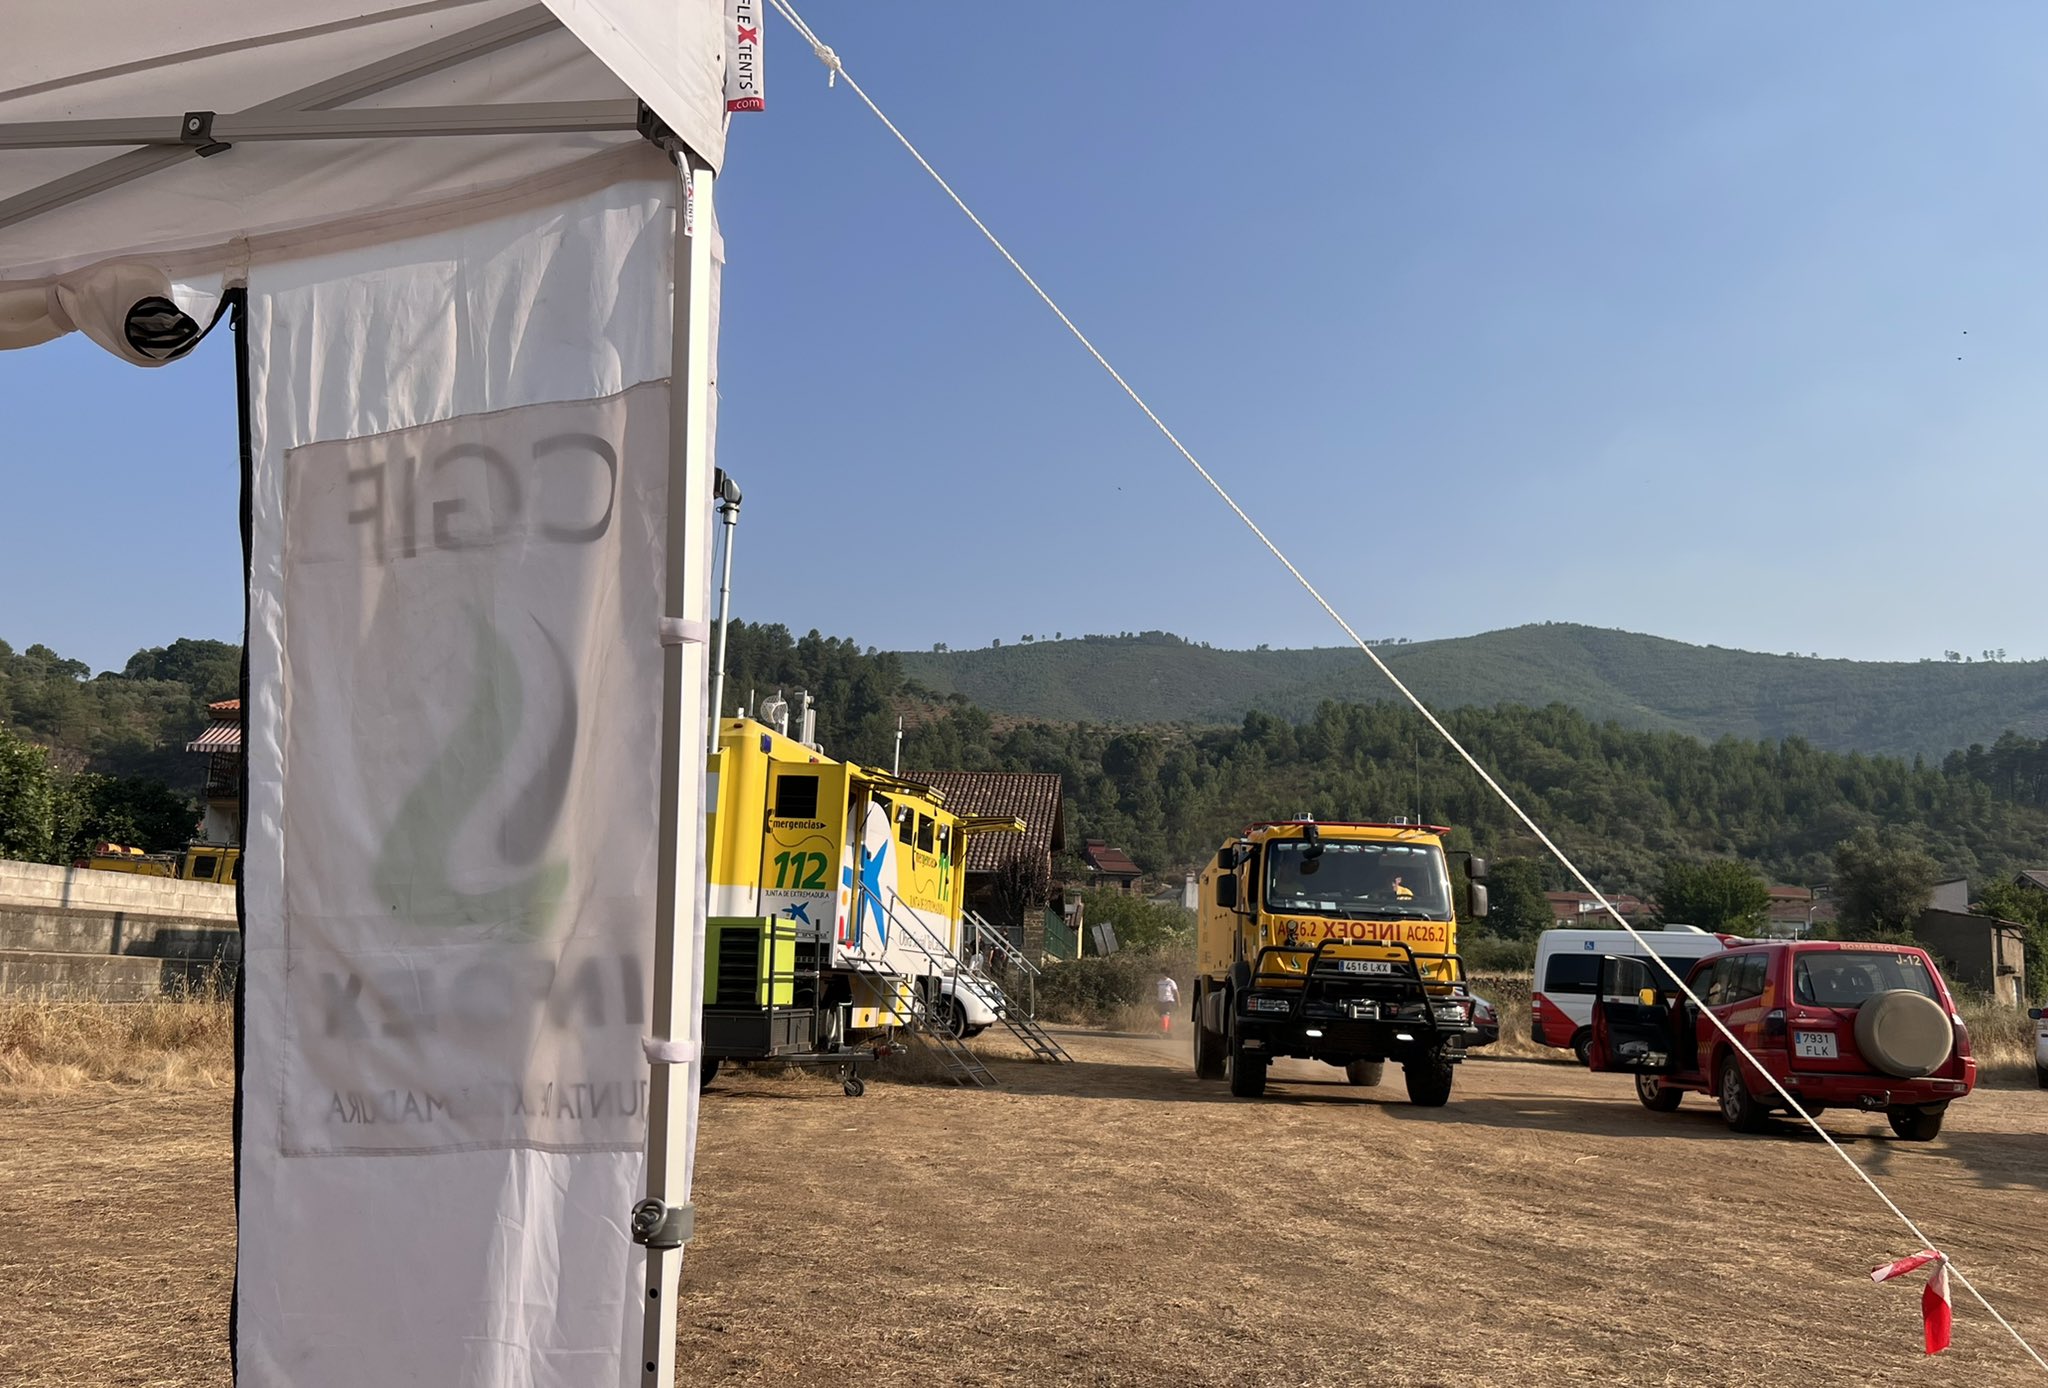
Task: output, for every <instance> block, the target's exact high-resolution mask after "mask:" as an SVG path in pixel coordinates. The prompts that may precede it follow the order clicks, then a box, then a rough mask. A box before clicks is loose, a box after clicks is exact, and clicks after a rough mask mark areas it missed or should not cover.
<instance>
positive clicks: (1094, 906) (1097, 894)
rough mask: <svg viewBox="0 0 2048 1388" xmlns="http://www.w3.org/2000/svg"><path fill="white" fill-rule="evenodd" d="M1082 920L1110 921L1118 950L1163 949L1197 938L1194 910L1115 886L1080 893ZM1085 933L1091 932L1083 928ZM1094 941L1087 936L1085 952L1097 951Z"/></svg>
mask: <svg viewBox="0 0 2048 1388" xmlns="http://www.w3.org/2000/svg"><path fill="white" fill-rule="evenodd" d="M1081 920H1082V922H1083V924H1084V927H1085V926H1096V925H1107V926H1109V927H1110V928H1111V929H1113V930H1114V931H1115V932H1116V943H1117V948H1118V950H1120V951H1121V950H1127V949H1141V950H1142V949H1164V948H1169V947H1171V946H1174V945H1182V944H1186V943H1188V942H1189V941H1190V940H1192V939H1193V938H1194V931H1195V913H1194V912H1192V911H1190V910H1188V909H1186V908H1185V907H1182V906H1168V905H1164V904H1162V903H1160V902H1156V901H1147V900H1146V899H1145V898H1144V897H1142V896H1126V895H1125V894H1124V893H1122V892H1120V891H1117V890H1116V889H1115V888H1113V887H1097V888H1096V889H1095V890H1093V891H1089V892H1083V893H1082V894H1081ZM1082 934H1083V936H1086V935H1087V934H1088V931H1087V930H1086V929H1085V928H1084V929H1083V931H1082ZM1094 945H1095V941H1094V940H1093V939H1084V940H1083V941H1082V946H1081V948H1082V950H1083V952H1084V953H1093V952H1094Z"/></svg>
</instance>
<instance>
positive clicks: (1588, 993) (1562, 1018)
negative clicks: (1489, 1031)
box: [1529, 925, 1748, 1065]
mask: <svg viewBox="0 0 2048 1388" xmlns="http://www.w3.org/2000/svg"><path fill="white" fill-rule="evenodd" d="M1643 937H1644V938H1645V939H1647V940H1648V941H1649V942H1650V944H1651V945H1652V946H1653V947H1654V948H1655V949H1656V951H1657V953H1658V954H1659V955H1660V956H1661V957H1663V958H1664V959H1667V960H1669V961H1670V963H1671V967H1672V968H1673V969H1674V970H1676V971H1677V973H1678V976H1679V977H1680V978H1684V977H1685V975H1686V974H1687V973H1688V972H1689V971H1690V970H1691V969H1692V966H1693V964H1694V963H1695V962H1697V961H1698V960H1701V959H1704V958H1706V957H1707V956H1708V955H1710V954H1719V953H1721V952H1722V951H1723V950H1725V949H1728V948H1729V947H1730V946H1732V945H1739V944H1746V943H1748V942H1747V941H1745V940H1742V939H1739V938H1738V937H1736V936H1733V935H1710V934H1708V933H1707V932H1706V931H1704V930H1702V929H1700V928H1699V927H1698V926H1696V925H1666V926H1661V927H1659V928H1657V929H1655V930H1645V931H1644V932H1643ZM1610 954H1612V955H1617V956H1627V957H1633V958H1638V959H1642V958H1645V957H1646V956H1645V955H1644V952H1643V947H1642V946H1641V945H1639V944H1637V943H1636V942H1635V939H1634V937H1633V936H1631V935H1630V934H1629V933H1628V932H1627V931H1626V930H1572V929H1568V928H1567V929H1558V930H1546V931H1544V932H1543V933H1542V934H1541V935H1538V936H1537V937H1536V975H1535V977H1534V978H1532V979H1531V980H1530V982H1529V1032H1530V1034H1531V1035H1532V1036H1534V1037H1535V1038H1536V1041H1537V1043H1538V1044H1539V1045H1544V1046H1555V1047H1557V1048H1558V1049H1559V1050H1561V1051H1576V1052H1577V1053H1578V1056H1579V1063H1580V1064H1581V1065H1584V1064H1585V1063H1586V1048H1587V1047H1588V1046H1589V1045H1591V1044H1592V1040H1593V995H1594V993H1596V992H1597V991H1598V990H1599V987H1600V960H1601V959H1602V958H1603V957H1604V956H1606V955H1610ZM1650 967H1651V968H1652V969H1653V970H1656V973H1657V977H1658V978H1659V979H1660V980H1661V979H1662V978H1663V976H1664V974H1663V970H1661V969H1657V966H1656V965H1655V964H1652V965H1650Z"/></svg>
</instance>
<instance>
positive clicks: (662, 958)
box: [640, 155, 714, 1388]
mask: <svg viewBox="0 0 2048 1388" xmlns="http://www.w3.org/2000/svg"><path fill="white" fill-rule="evenodd" d="M683 158H684V163H683V164H682V167H681V178H682V205H681V206H679V207H678V208H677V209H676V232H675V295H674V327H673V333H674V337H673V351H674V354H675V364H674V368H673V370H672V372H671V375H670V385H669V475H668V570H667V577H666V581H665V583H664V593H663V608H662V611H663V615H664V616H666V617H670V618H679V619H683V620H684V621H686V622H687V621H689V620H691V619H696V620H698V621H701V620H702V619H703V616H704V612H703V608H704V606H705V605H706V604H705V601H704V598H705V595H704V594H703V593H701V592H699V591H696V590H697V589H699V588H700V587H701V585H700V583H699V581H698V580H699V578H700V576H701V577H707V578H708V575H709V570H708V569H707V568H705V567H704V560H705V558H706V556H705V555H704V554H703V553H702V550H703V548H704V546H705V544H706V543H707V542H708V541H709V539H710V527H709V526H708V524H706V523H705V521H706V520H707V519H708V517H709V511H710V504H711V469H710V451H711V439H710V429H709V411H708V404H709V401H710V398H711V361H710V355H711V296H712V293H713V285H714V280H713V274H712V265H711V241H712V219H711V186H712V175H711V171H710V170H709V169H705V168H693V167H692V166H691V164H690V163H689V161H688V156H687V155H685V156H683ZM693 213H694V216H693V215H692V214H693ZM693 223H694V232H695V234H692V231H693ZM698 652H699V655H700V656H701V652H702V647H701V644H700V645H699V647H698ZM689 655H690V651H689V648H688V647H686V646H684V645H682V644H677V643H669V644H667V645H664V647H663V648H662V699H661V807H660V821H659V823H660V828H659V844H660V857H659V861H658V865H657V887H656V892H655V917H654V929H655V936H654V999H653V1004H654V1005H653V1013H652V1016H651V1017H650V1021H651V1023H652V1027H653V1034H654V1036H655V1038H656V1039H657V1040H661V1041H678V1042H689V1041H693V1040H696V1039H698V1036H699V1028H698V1025H697V1019H696V994H697V986H696V985H697V979H696V973H697V961H696V957H695V956H696V949H695V945H696V941H697V939H698V938H699V936H698V931H699V922H700V920H701V918H702V914H703V907H704V893H703V881H702V866H703V865H702V861H701V860H702V845H701V839H702V836H703V831H704V819H703V816H702V815H701V814H695V813H687V814H686V813H684V809H685V806H684V796H683V790H684V787H685V786H686V785H693V784H694V785H699V786H701V784H702V778H703V775H704V738H703V736H702V723H701V722H700V721H699V719H698V717H697V715H700V714H701V713H702V709H703V703H704V697H705V688H704V681H703V674H704V671H703V665H702V662H701V659H690V658H688V657H689ZM693 675H694V678H693ZM695 803H696V798H695V797H692V799H691V805H692V807H694V805H695ZM698 1065H699V1062H698V1061H697V1060H695V1059H694V1058H693V1059H692V1060H690V1061H689V1062H688V1063H686V1064H668V1063H655V1064H654V1065H652V1066H651V1067H650V1073H649V1077H648V1095H647V1198H648V1200H649V1201H657V1202H660V1203H662V1204H663V1205H669V1206H677V1205H682V1204H684V1203H685V1202H686V1201H687V1200H688V1198H689V1167H690V1126H691V1125H690V1123H689V1112H690V1104H691V1101H692V1099H693V1097H694V1090H693V1088H692V1087H693V1086H694V1085H695V1084H696V1082H697V1074H698ZM682 1261H683V1250H682V1248H681V1247H680V1246H675V1247H666V1248H664V1247H659V1246H649V1247H648V1249H647V1276H646V1279H645V1282H644V1284H643V1286H642V1287H641V1301H640V1304H641V1308H642V1311H643V1313H644V1320H643V1322H642V1334H641V1356H640V1370H641V1372H640V1384H641V1388H673V1386H674V1384H675V1356H676V1296H677V1288H678V1286H679V1284H680V1282H681V1278H682Z"/></svg>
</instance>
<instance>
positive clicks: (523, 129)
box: [0, 97, 641, 157]
mask: <svg viewBox="0 0 2048 1388" xmlns="http://www.w3.org/2000/svg"><path fill="white" fill-rule="evenodd" d="M640 109H641V108H640V103H639V102H638V101H635V100H633V99H632V98H631V97H625V98H621V99H619V100H616V101H529V102H507V103H503V104H488V105H479V106H384V107H377V108H373V109H368V110H354V111H275V112H268V111H246V112H242V113H239V114H234V115H216V114H215V113H214V112H212V111H187V112H186V113H185V114H184V115H182V116H134V117H123V118H117V119H111V120H54V121H22V122H19V123H17V124H15V125H9V126H0V149H79V148H87V147H91V146H95V145H145V146H155V145H180V146H183V145H196V146H198V147H199V148H198V149H197V150H196V151H195V152H196V153H198V154H200V155H201V156H202V157H204V156H205V155H207V154H208V153H217V152H219V151H221V150H223V149H226V148H229V147H231V146H233V145H237V144H241V143H244V142H246V141H254V140H374V139H401V138H402V139H415V138H418V137H420V136H424V135H570V134H583V133H587V132H590V131H606V130H632V129H635V128H636V127H637V125H638V124H639V120H640Z"/></svg>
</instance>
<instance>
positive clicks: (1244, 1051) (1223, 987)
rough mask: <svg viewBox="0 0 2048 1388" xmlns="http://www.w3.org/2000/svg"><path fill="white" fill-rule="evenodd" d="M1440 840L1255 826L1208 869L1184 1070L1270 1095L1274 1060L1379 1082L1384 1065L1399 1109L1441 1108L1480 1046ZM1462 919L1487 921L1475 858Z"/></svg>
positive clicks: (1407, 828) (1249, 1094)
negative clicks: (1469, 1050) (1469, 1049)
mask: <svg viewBox="0 0 2048 1388" xmlns="http://www.w3.org/2000/svg"><path fill="white" fill-rule="evenodd" d="M1449 832H1450V831H1449V830H1448V829H1443V828H1435V827H1431V826H1427V825H1414V824H1337V823H1327V822H1326V823H1317V822H1315V821H1313V820H1307V819H1301V820H1290V821H1286V822H1281V823H1270V824H1254V825H1251V826H1250V827H1248V828H1246V829H1245V830H1244V831H1243V832H1241V833H1239V834H1237V835H1235V836H1234V837H1232V838H1230V839H1227V840H1225V842H1224V844H1223V846H1222V848H1220V849H1219V850H1218V851H1217V854H1216V856H1215V858H1213V859H1211V860H1210V863H1209V865H1208V867H1206V868H1205V869H1203V872H1202V878H1201V907H1200V913H1199V918H1198V925H1197V933H1196V943H1195V967H1196V978H1195V986H1194V997H1193V998H1192V999H1191V1007H1192V1011H1193V1021H1194V1025H1193V1026H1191V1027H1189V1031H1191V1032H1192V1033H1193V1034H1194V1048H1195V1073H1196V1075H1198V1076H1199V1077H1201V1078H1203V1079H1223V1078H1225V1077H1226V1076H1227V1077H1228V1078H1229V1080H1230V1092H1231V1093H1233V1094H1236V1095H1239V1096H1241V1097H1245V1098H1256V1097H1258V1096H1259V1095H1261V1094H1263V1093H1265V1090H1266V1072H1267V1067H1268V1066H1269V1065H1270V1064H1271V1063H1272V1062H1273V1060H1275V1059H1276V1058H1281V1057H1295V1058H1299V1059H1304V1060H1320V1061H1324V1062H1326V1063H1327V1064H1330V1065H1336V1066H1341V1067H1342V1068H1343V1069H1344V1072H1345V1074H1346V1076H1347V1077H1348V1078H1349V1079H1350V1081H1351V1082H1352V1083H1353V1084H1359V1085H1372V1084H1378V1083H1379V1081H1380V1077H1381V1075H1382V1073H1383V1072H1384V1070H1385V1067H1386V1063H1387V1062H1388V1061H1389V1060H1391V1061H1394V1062H1395V1063H1397V1064H1398V1065H1400V1066H1401V1068H1402V1071H1403V1073H1404V1074H1405V1075H1406V1078H1407V1082H1408V1097H1409V1099H1410V1100H1411V1101H1413V1102H1414V1103H1417V1104H1423V1105H1429V1106H1437V1105H1441V1104H1444V1103H1446V1102H1448V1101H1449V1099H1450V1097H1451V1079H1452V1076H1453V1074H1454V1073H1455V1068H1454V1067H1456V1065H1457V1064H1458V1062H1460V1061H1462V1060H1463V1059H1464V1058H1465V1046H1466V1043H1467V1042H1468V1041H1469V1040H1470V1039H1471V1038H1473V1037H1475V1036H1477V1035H1478V1034H1479V1032H1478V1028H1477V1027H1475V1026H1474V1025H1473V1023H1472V999H1471V997H1470V995H1469V992H1468V991H1467V990H1466V988H1465V986H1464V982H1463V969H1462V967H1461V965H1460V964H1459V962H1458V934H1457V932H1458V926H1457V918H1456V913H1455V912H1454V910H1453V909H1452V900H1451V892H1452V890H1453V887H1452V882H1451V874H1450V871H1449V869H1448V864H1447V862H1446V859H1445V853H1444V844H1443V840H1444V835H1446V834H1448V833H1449ZM1459 856H1460V858H1461V859H1463V861H1464V864H1465V874H1464V875H1465V876H1466V877H1467V878H1468V879H1470V881H1469V891H1470V900H1469V903H1468V905H1469V911H1468V914H1470V915H1472V916H1475V917H1476V916H1483V915H1485V914H1486V888H1485V887H1484V886H1482V885H1480V883H1479V879H1481V878H1483V877H1485V875H1486V865H1485V863H1484V861H1483V860H1480V859H1476V858H1469V857H1466V856H1465V855H1462V854H1461V855H1459Z"/></svg>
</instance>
